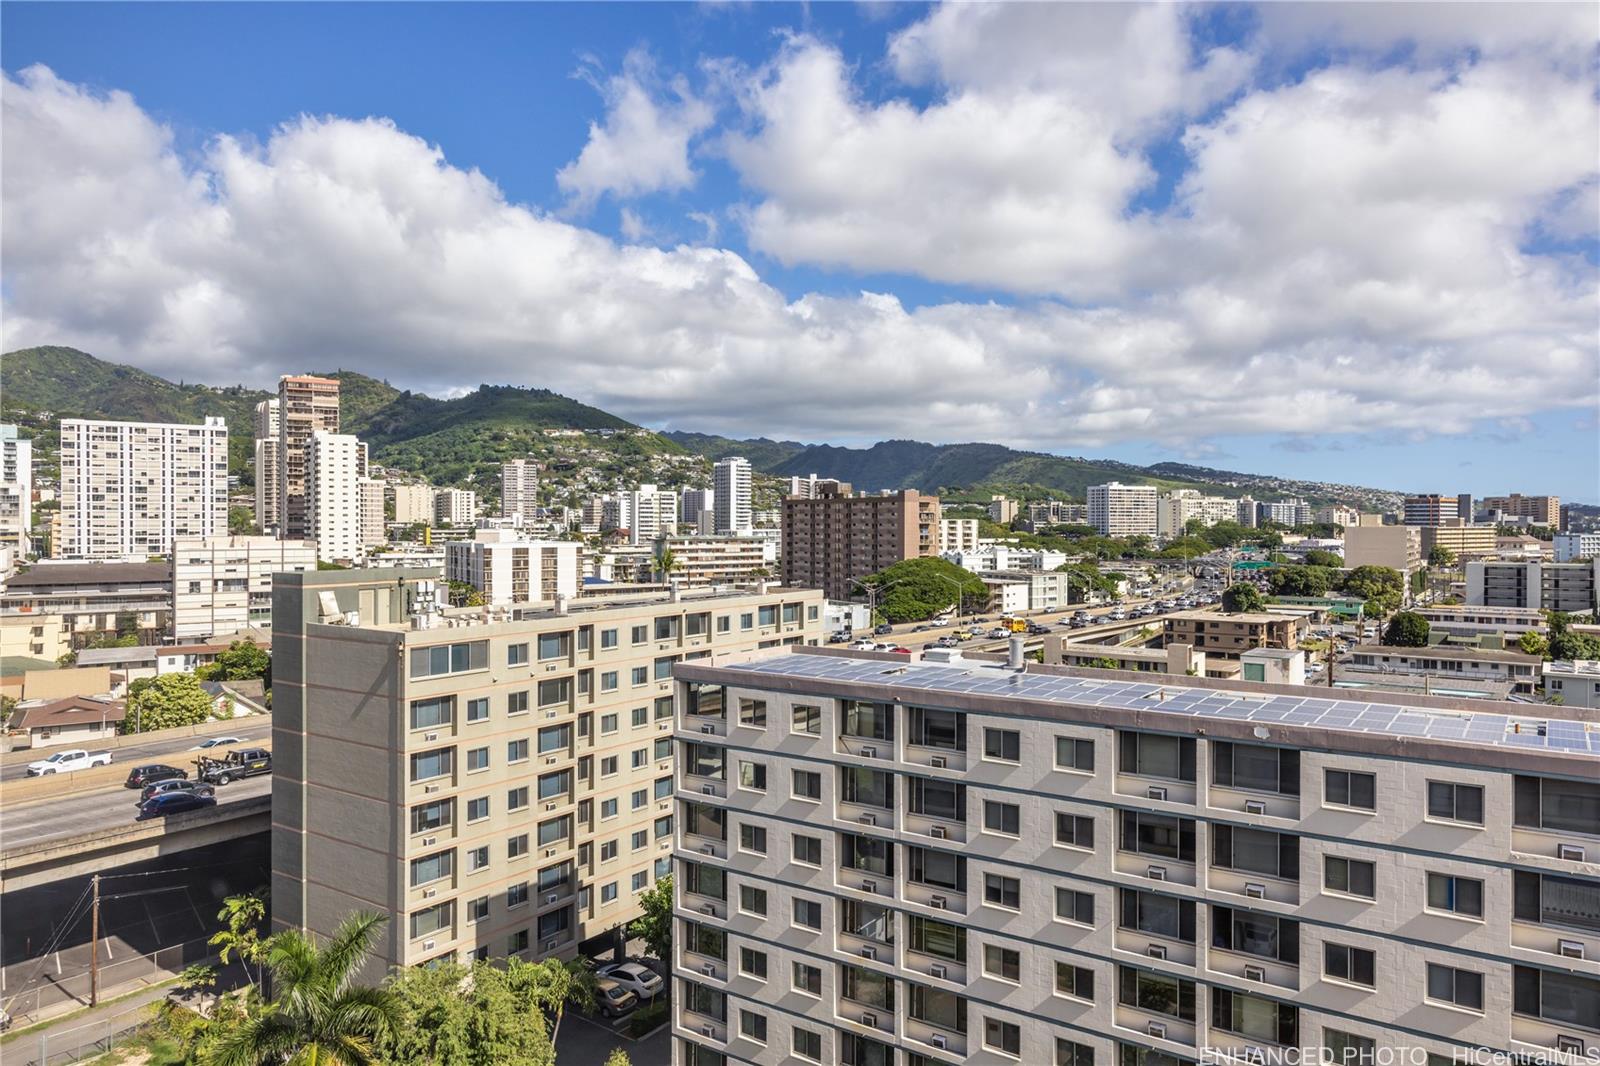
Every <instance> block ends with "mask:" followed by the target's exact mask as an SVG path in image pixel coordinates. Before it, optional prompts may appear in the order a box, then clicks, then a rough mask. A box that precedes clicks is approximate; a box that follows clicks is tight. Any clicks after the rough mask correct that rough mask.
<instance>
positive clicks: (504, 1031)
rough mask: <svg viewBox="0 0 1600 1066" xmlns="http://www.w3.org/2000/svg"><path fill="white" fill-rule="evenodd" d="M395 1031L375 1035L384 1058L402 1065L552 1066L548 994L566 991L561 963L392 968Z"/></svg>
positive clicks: (561, 994) (560, 997) (559, 996)
mask: <svg viewBox="0 0 1600 1066" xmlns="http://www.w3.org/2000/svg"><path fill="white" fill-rule="evenodd" d="M388 990H389V992H390V993H391V994H392V995H393V996H394V999H395V1001H396V1007H397V1010H396V1019H395V1025H394V1028H393V1029H392V1030H391V1031H390V1032H389V1033H388V1034H387V1035H385V1036H384V1037H383V1038H382V1039H380V1041H379V1044H378V1050H379V1052H380V1054H381V1058H382V1061H383V1062H385V1063H392V1064H394V1066H402V1064H409V1063H424V1062H425V1063H431V1064H434V1066H501V1064H505V1066H552V1064H553V1063H554V1062H555V1048H554V1047H553V1046H552V1045H551V1042H550V1026H549V1024H548V1021H547V1019H548V1018H549V1017H550V1016H551V1014H552V1010H551V1007H552V1004H551V1003H550V999H551V997H552V996H556V997H557V1000H556V1003H557V1005H559V1003H560V1002H561V1000H563V999H564V998H565V996H566V981H565V971H564V970H563V969H562V968H561V967H560V965H559V964H556V965H554V966H550V965H545V964H543V963H540V964H533V963H526V962H522V961H520V960H518V959H512V960H510V961H509V962H508V963H507V964H506V965H505V966H504V967H501V966H498V965H496V964H494V963H493V962H490V961H489V960H487V959H484V960H480V961H477V962H474V963H473V964H472V965H471V966H463V965H462V964H461V963H459V962H454V961H450V962H446V963H442V964H440V965H437V966H433V967H421V966H413V967H411V968H409V969H405V970H398V971H396V973H395V976H394V978H393V979H392V980H391V981H390V983H389V986H388Z"/></svg>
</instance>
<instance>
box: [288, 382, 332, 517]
mask: <svg viewBox="0 0 1600 1066" xmlns="http://www.w3.org/2000/svg"><path fill="white" fill-rule="evenodd" d="M318 430H326V431H327V432H329V433H337V432H339V382H338V380H337V379H336V378H319V377H313V376H311V375H307V374H301V375H295V376H288V375H286V376H284V377H282V378H280V379H279V380H278V470H277V474H278V514H277V518H278V523H279V527H278V535H279V536H280V537H283V538H284V539H286V540H304V539H306V538H308V537H310V536H311V526H310V518H309V516H308V514H307V509H306V450H307V448H308V447H309V446H310V444H311V435H312V434H313V433H316V432H317V431H318Z"/></svg>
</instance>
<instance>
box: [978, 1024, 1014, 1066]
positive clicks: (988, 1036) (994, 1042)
mask: <svg viewBox="0 0 1600 1066" xmlns="http://www.w3.org/2000/svg"><path fill="white" fill-rule="evenodd" d="M983 1046H984V1047H986V1048H989V1049H990V1050H992V1051H999V1052H1001V1053H1002V1054H1006V1055H1010V1056H1012V1057H1014V1058H1020V1057H1021V1055H1022V1029H1021V1027H1020V1026H1018V1025H1017V1024H1016V1023H1015V1022H1007V1021H1002V1020H1001V1019H999V1018H987V1017H986V1018H984V1019H983Z"/></svg>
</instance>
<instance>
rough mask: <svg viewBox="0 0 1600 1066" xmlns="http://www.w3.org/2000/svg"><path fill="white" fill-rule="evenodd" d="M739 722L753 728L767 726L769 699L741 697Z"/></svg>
mask: <svg viewBox="0 0 1600 1066" xmlns="http://www.w3.org/2000/svg"><path fill="white" fill-rule="evenodd" d="M739 724H740V725H742V726H749V727H750V728H751V729H765V728H767V701H766V700H752V699H741V700H740V701H739Z"/></svg>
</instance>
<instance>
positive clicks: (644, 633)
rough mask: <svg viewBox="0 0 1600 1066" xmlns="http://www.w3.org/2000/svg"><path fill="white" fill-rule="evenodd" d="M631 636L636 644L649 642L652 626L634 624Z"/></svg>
mask: <svg viewBox="0 0 1600 1066" xmlns="http://www.w3.org/2000/svg"><path fill="white" fill-rule="evenodd" d="M630 636H631V638H632V640H633V643H635V644H648V643H650V627H649V626H647V625H644V626H634V627H633V629H632V631H631V633H630Z"/></svg>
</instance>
